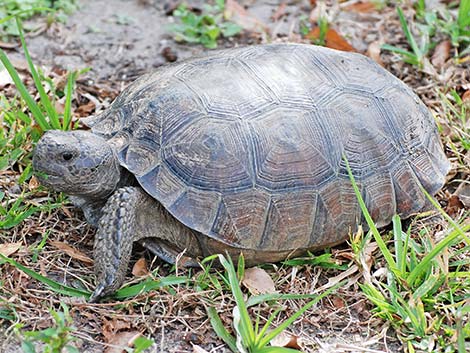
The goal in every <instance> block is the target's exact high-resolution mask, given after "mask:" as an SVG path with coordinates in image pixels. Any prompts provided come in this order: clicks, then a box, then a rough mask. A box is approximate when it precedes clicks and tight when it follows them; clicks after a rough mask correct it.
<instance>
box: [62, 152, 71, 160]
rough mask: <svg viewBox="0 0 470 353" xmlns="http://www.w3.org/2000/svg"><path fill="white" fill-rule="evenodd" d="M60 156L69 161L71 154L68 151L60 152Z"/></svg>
mask: <svg viewBox="0 0 470 353" xmlns="http://www.w3.org/2000/svg"><path fill="white" fill-rule="evenodd" d="M62 158H63V159H64V161H70V160H71V159H72V158H73V154H72V153H70V152H64V153H63V154H62Z"/></svg>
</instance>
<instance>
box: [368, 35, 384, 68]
mask: <svg viewBox="0 0 470 353" xmlns="http://www.w3.org/2000/svg"><path fill="white" fill-rule="evenodd" d="M381 46H382V43H381V42H380V41H378V40H376V41H374V42H372V43H370V44H369V46H368V47H367V56H368V57H369V58H371V59H372V60H374V61H375V62H376V63H377V64H379V65H380V66H384V63H383V62H382V58H381V57H380V48H381Z"/></svg>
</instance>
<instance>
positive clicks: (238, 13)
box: [224, 0, 267, 32]
mask: <svg viewBox="0 0 470 353" xmlns="http://www.w3.org/2000/svg"><path fill="white" fill-rule="evenodd" d="M224 15H225V17H226V18H227V19H230V20H231V21H233V22H235V23H236V24H237V25H239V26H240V27H242V28H243V29H245V30H247V31H252V32H267V27H266V25H265V24H264V23H263V22H262V21H260V20H259V19H258V18H256V17H255V16H253V15H252V14H250V13H249V12H248V11H247V10H246V9H245V8H244V7H243V6H241V5H240V4H239V3H238V2H236V1H235V0H227V1H226V2H225V10H224Z"/></svg>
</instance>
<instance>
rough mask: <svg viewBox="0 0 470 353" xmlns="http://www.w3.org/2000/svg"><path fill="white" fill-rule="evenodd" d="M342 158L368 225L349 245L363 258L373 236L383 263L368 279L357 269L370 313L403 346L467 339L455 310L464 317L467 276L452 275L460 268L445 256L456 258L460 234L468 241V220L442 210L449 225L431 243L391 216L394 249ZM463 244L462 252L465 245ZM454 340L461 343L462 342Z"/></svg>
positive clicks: (447, 346)
mask: <svg viewBox="0 0 470 353" xmlns="http://www.w3.org/2000/svg"><path fill="white" fill-rule="evenodd" d="M345 162H346V167H347V169H348V173H349V177H350V179H351V183H352V185H353V188H354V191H355V193H356V197H357V199H358V201H359V204H360V207H361V210H362V213H363V215H364V218H365V219H366V221H367V225H368V226H369V234H368V235H367V236H366V238H365V239H362V240H360V241H358V240H357V239H356V245H355V246H353V247H352V248H353V249H354V250H355V253H356V258H357V260H358V263H365V261H364V260H363V258H364V256H365V255H364V249H365V245H366V244H367V242H369V241H370V239H371V238H372V237H373V239H374V240H375V241H376V243H377V245H378V247H379V249H380V252H381V254H382V255H383V257H384V259H385V262H386V267H387V273H386V275H384V277H385V278H384V279H383V280H379V279H376V278H374V276H372V275H371V274H370V273H369V272H368V269H366V268H363V270H364V279H365V283H364V284H362V285H361V289H362V291H363V292H364V294H365V295H366V297H367V298H368V299H369V300H370V301H371V302H372V303H373V304H374V305H375V306H376V309H375V311H376V315H378V316H380V317H382V318H383V319H385V320H387V321H389V322H390V323H391V325H392V326H393V327H394V328H395V329H396V331H397V333H398V335H399V337H400V338H401V339H402V340H403V341H404V342H405V341H406V342H407V345H408V349H409V351H414V350H415V349H416V350H426V351H433V352H438V351H439V352H440V351H451V349H452V347H453V339H454V337H457V335H458V334H460V335H463V337H464V338H463V340H465V339H468V338H470V335H469V332H468V331H465V329H464V328H463V326H462V322H463V321H462V320H461V316H460V317H459V316H458V315H457V313H459V315H464V316H465V317H466V316H467V308H468V304H467V299H466V297H467V294H466V293H468V291H469V290H470V281H468V280H456V278H455V277H456V276H457V274H458V273H459V272H460V271H461V267H459V266H455V264H452V262H450V263H449V260H452V259H456V258H458V257H457V253H453V252H452V247H453V246H456V245H457V244H460V243H461V242H462V239H465V240H466V241H468V237H467V236H466V235H465V232H468V231H469V230H470V224H466V225H463V226H460V225H458V224H456V223H455V222H454V221H453V220H452V219H450V217H449V216H447V215H445V218H446V219H447V220H448V222H449V224H451V225H452V227H453V229H452V230H450V231H449V232H448V234H447V236H445V237H444V238H443V239H442V240H441V241H439V242H438V243H436V244H435V243H434V241H433V239H432V237H431V235H430V234H429V232H428V231H427V230H426V228H422V231H421V232H420V234H419V238H418V239H413V238H412V237H411V229H408V231H407V232H403V230H402V225H401V221H400V218H399V217H398V216H394V217H393V231H392V235H393V244H394V250H389V249H388V247H387V246H386V243H385V241H384V240H383V239H382V237H381V236H380V234H379V232H378V230H377V228H376V227H375V225H374V222H373V220H372V218H371V217H370V215H369V212H368V211H367V208H366V205H365V203H364V201H363V199H362V196H361V193H360V191H359V188H358V187H357V184H356V182H355V180H354V177H353V175H352V172H351V169H350V167H349V164H348V162H347V160H346V159H345ZM422 191H423V192H424V193H425V194H426V196H427V197H428V199H429V201H430V202H431V203H432V204H433V205H434V206H435V207H437V208H438V209H439V211H440V212H441V213H443V214H445V213H444V211H442V209H440V207H439V205H438V203H437V202H436V201H435V200H434V199H432V197H431V196H430V195H429V194H427V192H426V191H425V190H424V189H423V190H422ZM358 243H360V245H358ZM466 248H467V250H466V253H468V250H469V249H468V248H469V246H467V247H466ZM463 313H465V314H463ZM460 345H461V346H462V347H464V345H465V344H464V343H461V344H460ZM467 348H468V347H467ZM465 351H466V350H465V349H464V350H459V352H465Z"/></svg>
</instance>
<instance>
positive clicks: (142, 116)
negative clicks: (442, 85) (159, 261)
mask: <svg viewBox="0 0 470 353" xmlns="http://www.w3.org/2000/svg"><path fill="white" fill-rule="evenodd" d="M90 125H91V126H92V130H93V131H94V132H95V133H98V134H103V135H106V136H108V137H109V139H110V140H109V142H110V143H111V144H113V145H114V146H116V148H117V149H118V156H119V159H120V162H121V164H122V165H123V166H124V167H125V168H127V169H128V170H129V171H130V172H132V173H133V174H134V175H135V176H136V178H137V180H138V182H139V183H140V184H141V186H142V187H143V188H144V189H145V190H146V191H147V192H148V193H149V194H150V195H152V196H153V197H154V198H155V199H156V200H158V201H159V202H161V203H162V204H163V205H164V206H165V208H166V209H168V210H169V211H170V213H171V214H172V215H173V216H174V217H176V218H177V219H178V220H179V221H180V222H182V223H183V224H185V225H186V226H188V227H190V228H192V229H194V230H196V231H199V232H201V233H203V234H206V235H207V236H209V237H211V238H213V239H215V240H218V241H221V242H223V243H226V244H228V245H230V246H232V247H236V248H240V249H255V250H265V251H281V250H283V251H286V250H291V249H292V250H293V249H315V248H319V247H324V246H328V245H333V244H335V243H338V242H341V241H343V240H345V239H346V238H347V237H348V232H349V230H353V228H355V227H356V224H357V222H358V221H359V220H360V219H361V211H360V208H359V206H358V202H357V199H356V196H355V194H354V191H353V189H352V187H351V182H350V180H349V177H348V174H347V171H346V168H345V163H344V160H343V155H344V156H345V157H346V158H347V159H348V161H349V164H350V166H351V168H352V171H353V175H354V177H355V179H356V181H357V182H358V184H359V186H360V189H361V192H362V195H363V197H364V199H365V201H366V204H367V206H368V209H369V211H370V213H371V215H372V217H373V219H374V221H375V222H376V223H377V224H378V226H383V225H386V224H388V223H389V222H390V220H391V218H392V216H393V215H394V214H395V213H398V214H400V215H401V216H402V217H407V216H409V215H410V214H411V213H414V212H417V211H419V210H421V209H422V208H423V207H424V206H425V204H426V198H425V196H424V195H423V193H422V191H421V190H420V186H421V185H422V186H423V187H424V188H425V189H426V190H427V191H428V192H430V193H435V192H437V190H438V189H439V188H440V187H441V186H442V185H443V183H444V177H445V175H446V173H447V171H448V169H449V163H448V161H447V159H446V157H445V155H444V153H443V150H442V147H441V145H440V142H439V137H438V134H437V131H436V126H435V122H434V120H433V117H432V116H431V115H430V113H429V112H428V110H427V109H426V107H425V106H424V104H423V103H422V102H421V101H420V100H419V99H418V97H417V96H416V95H415V94H414V93H413V92H412V91H411V90H410V89H409V88H408V87H407V86H406V85H405V84H404V83H402V82H401V81H400V80H398V79H397V78H395V77H394V76H393V75H391V74H390V73H388V72H387V71H386V70H384V69H383V68H381V67H380V66H378V65H377V64H375V63H374V62H373V61H372V60H370V59H368V58H367V57H365V56H362V55H359V54H352V53H345V52H339V51H335V50H331V49H326V48H322V47H316V46H312V45H300V44H272V45H261V46H253V47H246V48H239V49H229V50H224V51H218V52H214V54H212V55H210V56H206V57H199V58H194V59H190V60H188V61H184V62H181V63H177V64H174V65H170V66H165V67H162V68H161V69H159V70H158V71H157V72H155V73H153V74H150V75H146V76H143V77H142V78H140V79H139V80H137V81H136V82H135V83H133V84H132V85H130V86H129V87H128V88H127V89H126V90H125V92H124V93H123V94H121V96H120V97H119V98H118V99H117V100H116V101H115V102H114V103H113V105H112V106H111V107H110V109H108V111H106V112H105V113H104V114H102V115H100V116H98V117H97V118H95V119H94V120H92V121H90Z"/></svg>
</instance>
